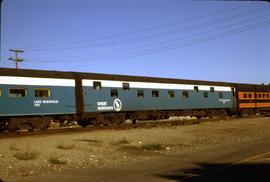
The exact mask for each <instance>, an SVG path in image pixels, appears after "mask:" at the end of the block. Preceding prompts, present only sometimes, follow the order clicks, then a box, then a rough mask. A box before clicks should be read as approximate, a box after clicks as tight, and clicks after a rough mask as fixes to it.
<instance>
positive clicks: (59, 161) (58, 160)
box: [48, 153, 67, 165]
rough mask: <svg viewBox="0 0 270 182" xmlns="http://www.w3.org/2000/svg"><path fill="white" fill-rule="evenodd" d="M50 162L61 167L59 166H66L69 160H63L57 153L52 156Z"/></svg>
mask: <svg viewBox="0 0 270 182" xmlns="http://www.w3.org/2000/svg"><path fill="white" fill-rule="evenodd" d="M48 162H49V163H51V164H56V165H59V164H66V163H67V160H66V159H63V158H61V156H59V155H57V154H56V153H53V154H52V155H50V157H49V159H48Z"/></svg>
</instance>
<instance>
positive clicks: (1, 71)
mask: <svg viewBox="0 0 270 182" xmlns="http://www.w3.org/2000/svg"><path fill="white" fill-rule="evenodd" d="M0 76H25V77H45V78H68V79H74V78H76V77H77V78H78V77H79V78H82V79H96V80H120V81H127V82H128V81H138V82H155V83H178V84H193V85H217V86H235V85H237V86H240V87H252V86H260V87H268V88H269V86H267V85H266V86H264V85H256V84H242V83H230V82H216V81H203V80H186V79H175V78H158V77H144V76H129V75H115V74H100V73H83V72H68V71H48V70H31V69H14V68H0Z"/></svg>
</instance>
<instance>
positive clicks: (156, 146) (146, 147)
mask: <svg viewBox="0 0 270 182" xmlns="http://www.w3.org/2000/svg"><path fill="white" fill-rule="evenodd" d="M142 148H143V149H144V150H164V149H165V147H163V146H162V145H161V144H145V145H143V146H142Z"/></svg>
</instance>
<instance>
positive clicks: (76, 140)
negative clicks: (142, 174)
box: [0, 117, 270, 181]
mask: <svg viewBox="0 0 270 182" xmlns="http://www.w3.org/2000/svg"><path fill="white" fill-rule="evenodd" d="M266 136H270V118H266V117H265V118H260V117H259V118H245V119H234V120H224V121H215V122H203V123H202V124H199V125H186V126H175V127H157V128H151V129H130V130H120V131H119V130H117V131H115V130H105V131H102V130H100V131H91V132H83V133H80V134H78V133H76V134H70V133H69V134H59V135H48V136H32V137H20V138H12V139H1V140H0V143H1V147H0V179H2V180H4V181H10V180H12V178H13V177H14V176H16V175H17V176H28V175H36V174H48V173H50V172H56V171H59V172H61V171H64V170H70V169H73V168H87V169H88V168H89V169H91V168H102V167H117V166H121V165H129V164H132V163H138V162H143V161H146V160H151V159H153V158H155V157H159V156H160V155H177V154H179V153H182V152H188V151H200V150H205V149H211V148H213V149H214V148H216V147H218V146H221V145H223V146H224V145H231V144H237V143H241V142H246V141H250V140H255V139H258V138H262V137H266ZM151 149H159V150H151Z"/></svg>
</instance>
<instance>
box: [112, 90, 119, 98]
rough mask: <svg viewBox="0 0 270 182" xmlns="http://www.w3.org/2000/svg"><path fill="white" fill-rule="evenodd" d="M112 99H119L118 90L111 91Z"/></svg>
mask: <svg viewBox="0 0 270 182" xmlns="http://www.w3.org/2000/svg"><path fill="white" fill-rule="evenodd" d="M111 97H118V90H117V89H111Z"/></svg>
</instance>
